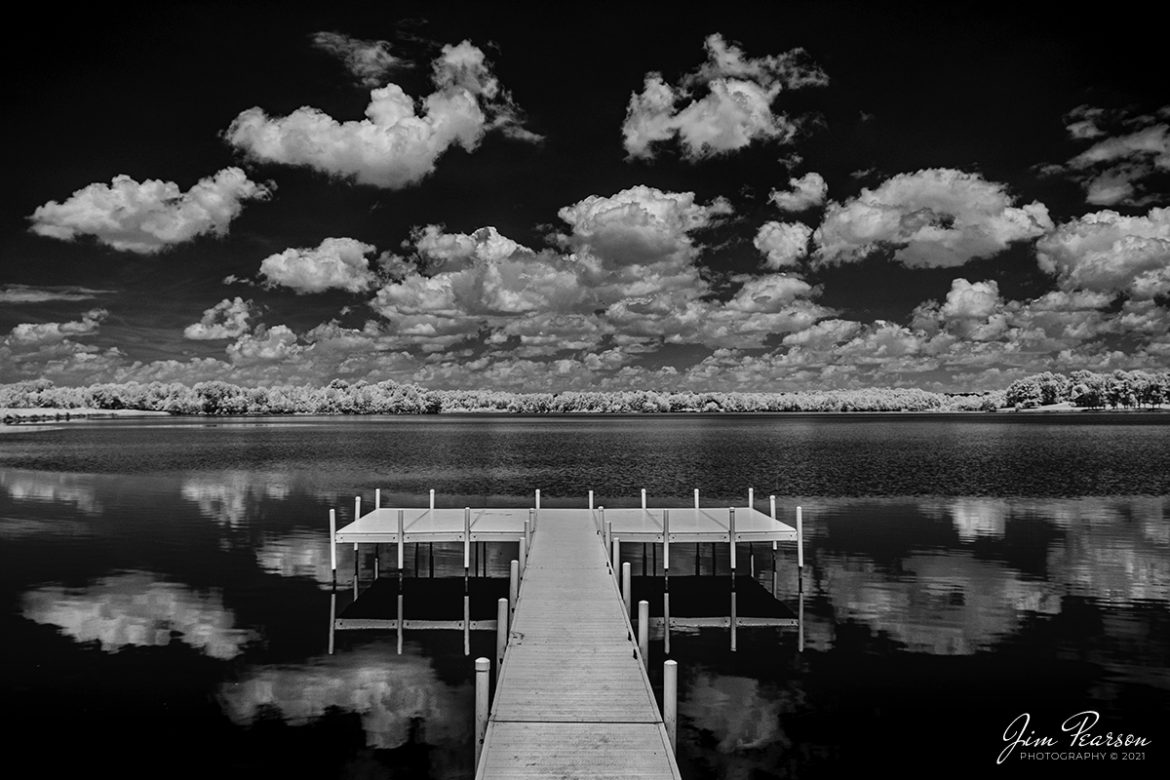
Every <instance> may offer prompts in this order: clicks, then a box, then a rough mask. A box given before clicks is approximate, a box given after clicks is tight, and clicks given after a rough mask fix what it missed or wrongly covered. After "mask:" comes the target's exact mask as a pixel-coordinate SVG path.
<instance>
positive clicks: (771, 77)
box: [622, 33, 828, 160]
mask: <svg viewBox="0 0 1170 780" xmlns="http://www.w3.org/2000/svg"><path fill="white" fill-rule="evenodd" d="M705 47H706V50H707V61H706V62H705V63H703V64H702V65H701V66H700V67H699V68H698V69H697V70H696V71H694V72H693V73H690V74H687V75H686V76H684V77H683V78H682V79H680V80H679V81H678V83H677V84H675V85H673V86H672V85H671V84H668V83H667V82H666V81H665V80H664V79H663V77H662V75H661V74H659V73H653V72H652V73H648V74H646V77H645V80H644V83H643V85H642V91H641V92H635V93H633V94H632V95H631V96H630V102H629V106H628V108H627V111H626V119H625V122H624V123H623V125H622V134H623V136H624V139H625V141H624V143H625V149H626V152H627V153H628V155H629V156H630V157H631V158H645V159H650V158H653V157H654V155H655V145H656V144H658V143H660V142H664V141H669V140H671V139H674V138H677V139H678V142H679V144H680V145H681V147H682V151H683V155H684V156H685V157H686V158H688V159H691V160H697V159H701V158H704V157H710V156H713V155H719V154H726V153H729V152H732V151H735V150H737V149H742V148H743V147H745V146H748V145H749V144H751V143H752V142H753V141H756V140H777V141H780V142H782V143H783V142H787V141H790V140H791V139H792V137H793V136H794V135H795V133H796V129H797V123H796V122H795V121H794V120H792V119H790V118H789V117H787V116H785V115H784V114H781V113H777V112H774V111H773V110H772V104H773V102H774V101H775V100H776V98H777V97H778V96H779V95H780V93H781V92H782V91H783V90H785V89H800V88H802V87H810V86H824V85H825V84H827V83H828V77H827V76H825V74H824V71H822V70H821V69H820V68H819V67H818V66H817V65H815V64H814V63H812V62H811V61H809V59H808V56H807V54H806V53H805V52H804V50H803V49H793V50H791V51H789V52H785V53H784V54H779V55H773V56H764V57H757V58H751V57H748V56H746V54H745V53H744V52H743V50H742V49H740V48H739V47H738V46H735V45H734V44H730V43H728V42H726V41H725V40H724V39H723V36H721V35H719V34H718V33H715V34H713V35H710V36H708V37H707V40H706V42H705Z"/></svg>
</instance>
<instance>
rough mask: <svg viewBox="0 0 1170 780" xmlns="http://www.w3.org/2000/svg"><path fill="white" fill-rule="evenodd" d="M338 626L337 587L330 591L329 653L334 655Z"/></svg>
mask: <svg viewBox="0 0 1170 780" xmlns="http://www.w3.org/2000/svg"><path fill="white" fill-rule="evenodd" d="M336 627H337V588H334V589H333V590H332V591H330V593H329V655H333V631H334V629H335V628H336Z"/></svg>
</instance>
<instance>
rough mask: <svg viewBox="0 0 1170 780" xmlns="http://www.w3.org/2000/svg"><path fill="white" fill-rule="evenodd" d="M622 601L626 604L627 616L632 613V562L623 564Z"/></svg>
mask: <svg viewBox="0 0 1170 780" xmlns="http://www.w3.org/2000/svg"><path fill="white" fill-rule="evenodd" d="M622 602H623V603H624V604H625V605H626V617H629V615H630V562H629V561H626V562H625V563H623V564H622Z"/></svg>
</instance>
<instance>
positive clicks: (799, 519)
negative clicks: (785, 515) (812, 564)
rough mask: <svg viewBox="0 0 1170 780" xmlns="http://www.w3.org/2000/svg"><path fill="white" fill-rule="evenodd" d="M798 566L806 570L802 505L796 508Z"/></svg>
mask: <svg viewBox="0 0 1170 780" xmlns="http://www.w3.org/2000/svg"><path fill="white" fill-rule="evenodd" d="M796 568H797V569H800V570H801V571H804V517H803V512H802V511H801V508H800V507H797V508H796Z"/></svg>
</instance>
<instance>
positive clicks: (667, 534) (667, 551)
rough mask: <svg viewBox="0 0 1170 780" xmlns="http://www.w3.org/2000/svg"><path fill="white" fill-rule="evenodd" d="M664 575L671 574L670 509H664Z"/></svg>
mask: <svg viewBox="0 0 1170 780" xmlns="http://www.w3.org/2000/svg"><path fill="white" fill-rule="evenodd" d="M662 576H664V577H669V576H670V510H669V509H663V510H662Z"/></svg>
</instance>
